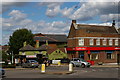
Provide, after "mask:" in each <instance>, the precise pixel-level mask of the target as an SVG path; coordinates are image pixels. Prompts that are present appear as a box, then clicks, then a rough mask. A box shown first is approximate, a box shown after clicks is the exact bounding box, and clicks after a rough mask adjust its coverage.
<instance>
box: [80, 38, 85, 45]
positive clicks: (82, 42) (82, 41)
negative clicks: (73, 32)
mask: <svg viewBox="0 0 120 80" xmlns="http://www.w3.org/2000/svg"><path fill="white" fill-rule="evenodd" d="M84 41H85V40H84V38H79V39H78V45H79V46H84V43H85V42H84Z"/></svg>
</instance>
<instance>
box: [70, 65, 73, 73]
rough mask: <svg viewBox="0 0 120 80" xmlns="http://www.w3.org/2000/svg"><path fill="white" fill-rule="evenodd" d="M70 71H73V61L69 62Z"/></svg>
mask: <svg viewBox="0 0 120 80" xmlns="http://www.w3.org/2000/svg"><path fill="white" fill-rule="evenodd" d="M69 71H70V72H73V64H72V63H70V64H69Z"/></svg>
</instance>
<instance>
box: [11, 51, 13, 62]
mask: <svg viewBox="0 0 120 80" xmlns="http://www.w3.org/2000/svg"><path fill="white" fill-rule="evenodd" d="M11 55H12V64H13V51H12V53H11Z"/></svg>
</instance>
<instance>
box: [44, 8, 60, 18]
mask: <svg viewBox="0 0 120 80" xmlns="http://www.w3.org/2000/svg"><path fill="white" fill-rule="evenodd" d="M59 12H60V6H56V7H54V8H48V9H47V11H46V15H47V16H49V17H54V16H57V14H58V13H59Z"/></svg>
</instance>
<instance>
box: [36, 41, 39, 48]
mask: <svg viewBox="0 0 120 80" xmlns="http://www.w3.org/2000/svg"><path fill="white" fill-rule="evenodd" d="M36 48H39V40H36Z"/></svg>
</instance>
